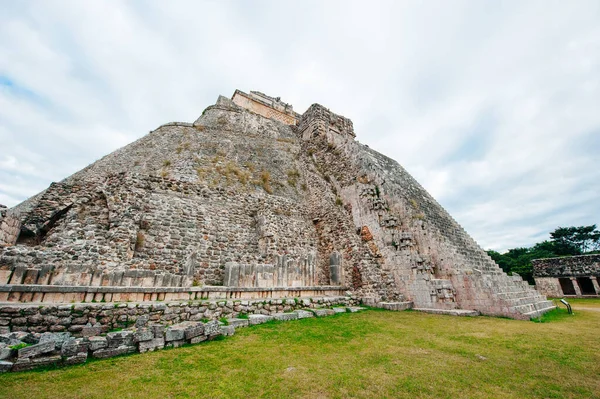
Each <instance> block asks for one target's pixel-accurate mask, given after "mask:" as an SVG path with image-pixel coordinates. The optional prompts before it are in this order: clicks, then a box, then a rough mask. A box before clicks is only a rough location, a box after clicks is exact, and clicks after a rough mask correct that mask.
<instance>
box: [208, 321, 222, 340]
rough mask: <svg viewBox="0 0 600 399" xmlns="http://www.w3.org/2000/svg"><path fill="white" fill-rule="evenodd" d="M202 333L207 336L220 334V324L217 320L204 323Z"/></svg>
mask: <svg viewBox="0 0 600 399" xmlns="http://www.w3.org/2000/svg"><path fill="white" fill-rule="evenodd" d="M204 335H207V336H209V337H213V336H218V335H221V325H220V324H219V322H218V321H215V320H213V321H209V322H208V323H205V324H204Z"/></svg>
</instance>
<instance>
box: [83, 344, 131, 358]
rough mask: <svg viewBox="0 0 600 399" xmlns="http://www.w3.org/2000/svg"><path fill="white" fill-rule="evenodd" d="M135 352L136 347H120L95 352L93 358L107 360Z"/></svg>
mask: <svg viewBox="0 0 600 399" xmlns="http://www.w3.org/2000/svg"><path fill="white" fill-rule="evenodd" d="M135 351H136V347H135V346H127V345H123V346H119V347H118V348H107V349H99V350H97V351H94V352H93V353H92V356H93V357H96V358H99V359H105V358H108V357H114V356H120V355H126V354H128V353H134V352H135Z"/></svg>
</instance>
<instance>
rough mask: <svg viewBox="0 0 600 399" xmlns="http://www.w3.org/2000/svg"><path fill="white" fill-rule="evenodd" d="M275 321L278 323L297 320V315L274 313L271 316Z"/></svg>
mask: <svg viewBox="0 0 600 399" xmlns="http://www.w3.org/2000/svg"><path fill="white" fill-rule="evenodd" d="M272 316H273V318H275V320H279V321H289V320H297V319H298V313H275V314H273V315H272Z"/></svg>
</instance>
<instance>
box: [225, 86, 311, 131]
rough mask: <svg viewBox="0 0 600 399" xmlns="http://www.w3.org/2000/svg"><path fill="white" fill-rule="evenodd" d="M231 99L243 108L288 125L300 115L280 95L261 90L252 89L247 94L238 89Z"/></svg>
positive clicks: (292, 123) (294, 122) (293, 123)
mask: <svg viewBox="0 0 600 399" xmlns="http://www.w3.org/2000/svg"><path fill="white" fill-rule="evenodd" d="M231 100H232V101H233V103H234V104H236V105H239V106H240V107H242V108H245V109H247V110H249V111H252V112H255V113H257V114H259V115H262V116H264V117H265V118H269V119H275V120H277V121H280V122H283V123H285V124H286V125H295V124H296V123H297V122H298V119H299V117H300V115H298V114H297V113H296V112H294V108H293V107H292V106H291V105H290V104H286V103H284V102H282V101H281V99H280V98H279V97H275V98H274V97H270V96H267V95H266V94H263V93H261V92H259V91H251V92H250V94H246V93H244V92H243V91H241V90H236V91H235V93H233V96H232V97H231Z"/></svg>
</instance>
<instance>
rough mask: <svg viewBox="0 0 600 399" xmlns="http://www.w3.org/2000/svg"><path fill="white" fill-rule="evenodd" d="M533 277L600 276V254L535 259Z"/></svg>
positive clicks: (532, 262) (533, 261)
mask: <svg viewBox="0 0 600 399" xmlns="http://www.w3.org/2000/svg"><path fill="white" fill-rule="evenodd" d="M531 264H532V265H533V277H590V276H594V277H600V254H595V255H580V256H565V257H562V258H549V259H534V260H532V261H531Z"/></svg>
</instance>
